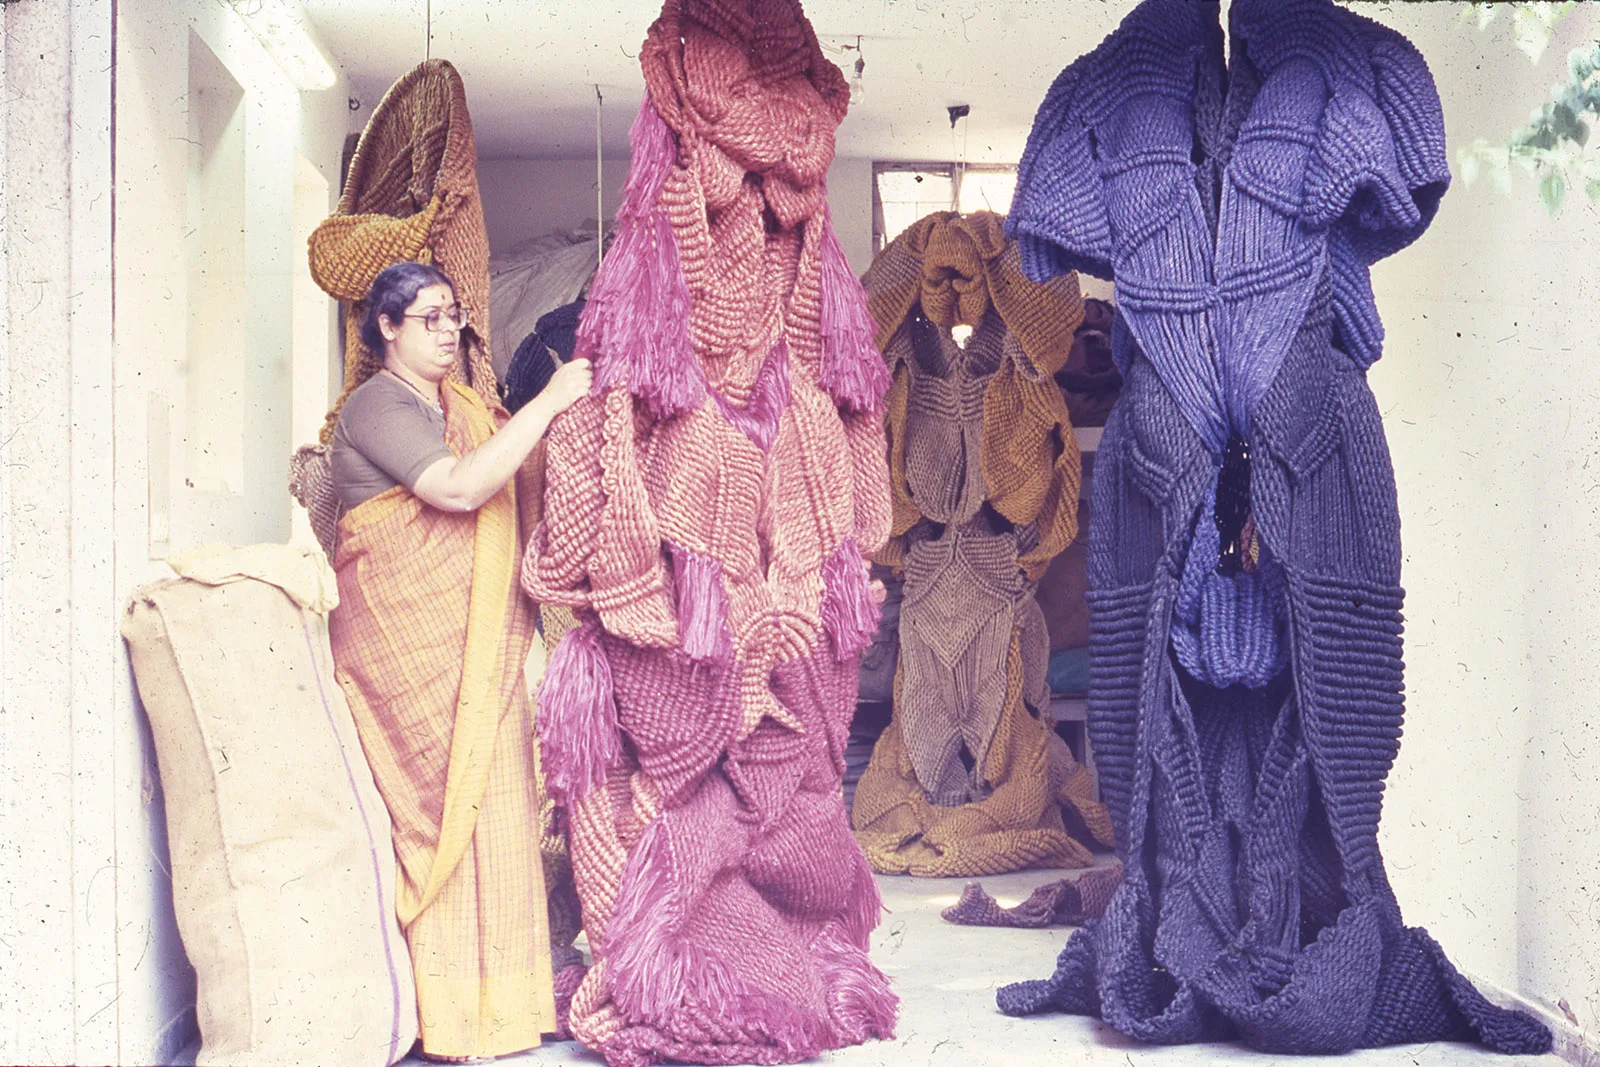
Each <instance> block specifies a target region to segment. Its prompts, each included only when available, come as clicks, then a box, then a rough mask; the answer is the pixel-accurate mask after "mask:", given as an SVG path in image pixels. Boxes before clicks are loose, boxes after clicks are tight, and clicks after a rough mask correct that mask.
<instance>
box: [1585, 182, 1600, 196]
mask: <svg viewBox="0 0 1600 1067" xmlns="http://www.w3.org/2000/svg"><path fill="white" fill-rule="evenodd" d="M1583 191H1584V192H1585V193H1588V194H1589V199H1590V200H1600V178H1590V179H1589V180H1588V181H1586V182H1584V183H1583Z"/></svg>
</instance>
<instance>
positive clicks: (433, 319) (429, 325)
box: [400, 304, 467, 333]
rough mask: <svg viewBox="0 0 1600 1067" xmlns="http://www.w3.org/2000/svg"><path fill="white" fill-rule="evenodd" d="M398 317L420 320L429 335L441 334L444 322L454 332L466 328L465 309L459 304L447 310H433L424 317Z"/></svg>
mask: <svg viewBox="0 0 1600 1067" xmlns="http://www.w3.org/2000/svg"><path fill="white" fill-rule="evenodd" d="M400 317H401V318H403V319H421V320H422V325H423V326H424V327H425V328H426V329H427V331H428V332H429V333H440V332H442V331H443V330H444V328H445V323H446V322H448V323H449V324H450V328H451V329H454V330H464V329H466V328H467V309H466V308H464V307H462V306H461V305H460V304H456V305H455V306H454V307H448V308H434V309H433V310H432V311H430V312H428V313H427V314H426V315H401V316H400Z"/></svg>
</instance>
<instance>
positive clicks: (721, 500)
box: [523, 0, 897, 1065]
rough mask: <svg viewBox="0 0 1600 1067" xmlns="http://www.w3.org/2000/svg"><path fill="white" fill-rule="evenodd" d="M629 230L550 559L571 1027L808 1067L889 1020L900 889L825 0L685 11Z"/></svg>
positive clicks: (551, 451) (612, 276)
mask: <svg viewBox="0 0 1600 1067" xmlns="http://www.w3.org/2000/svg"><path fill="white" fill-rule="evenodd" d="M641 63H642V65H643V67H644V74H645V82H646V85H647V87H648V95H647V97H646V100H645V103H644V105H643V108H642V109H641V111H640V114H639V117H638V119H637V121H636V122H635V124H634V128H633V133H632V138H633V153H634V154H633V162H632V166H631V168H630V171H629V175H628V182H627V186H626V188H625V190H624V194H623V204H622V207H621V210H620V212H619V215H618V221H617V238H616V242H615V244H614V246H613V247H612V249H611V251H610V252H609V253H608V254H607V256H606V259H605V261H604V264H603V265H602V267H601V269H600V272H599V274H598V276H597V277H596V279H595V283H594V286H593V289H592V292H591V295H590V301H589V304H588V305H587V307H586V308H585V309H584V313H583V318H582V321H581V324H580V326H579V330H578V343H577V348H576V351H575V353H574V355H575V356H577V357H584V356H587V357H589V358H592V359H593V360H594V364H595V388H594V392H593V395H592V396H590V397H589V398H587V399H586V400H584V401H581V402H580V403H579V404H578V405H576V406H575V407H574V408H573V409H572V410H571V411H570V412H568V413H567V414H566V415H564V416H563V417H562V418H560V419H558V420H557V421H556V423H555V424H554V426H553V427H552V429H551V432H550V438H549V442H548V453H547V456H548V471H547V488H546V497H545V505H546V511H545V516H546V518H545V524H544V527H543V528H542V530H541V531H540V533H539V534H537V535H536V537H535V539H534V542H533V543H532V545H530V548H529V552H528V555H527V557H526V559H525V561H524V568H523V584H524V587H525V588H526V589H527V591H528V592H529V594H530V595H531V596H533V597H534V598H535V599H536V600H539V601H540V602H541V603H546V604H556V605H562V606H566V607H570V608H572V609H574V610H575V611H576V612H577V613H578V617H579V620H580V622H579V625H578V626H577V628H576V629H574V630H573V631H572V632H571V633H569V634H568V635H567V636H566V637H565V638H563V640H562V642H561V644H560V645H559V646H558V647H557V648H556V650H555V652H554V653H553V655H552V658H551V662H550V666H549V670H548V672H547V674H546V676H545V680H544V682H543V685H542V687H541V691H540V694H539V732H540V739H541V743H542V746H543V755H544V766H545V770H546V774H547V780H548V783H549V787H550V789H551V791H552V792H553V793H554V794H555V795H556V796H557V798H558V799H559V800H560V802H561V803H562V804H563V805H564V807H565V809H566V812H567V816H568V820H569V823H570V827H571V840H572V862H573V869H574V873H575V877H576V880H577V886H578V891H579V896H580V898H581V899H582V904H583V913H584V926H585V929H586V930H587V932H588V937H589V944H590V947H591V949H592V950H593V953H594V958H595V963H594V966H593V967H592V968H591V969H590V971H589V973H588V975H587V977H586V978H585V979H584V981H583V983H582V985H581V986H580V987H579V988H578V990H577V992H576V993H575V995H574V998H573V1002H572V1014H571V1028H572V1032H573V1033H574V1034H575V1035H576V1036H577V1037H578V1038H579V1039H581V1040H582V1041H584V1042H585V1043H586V1044H588V1045H590V1046H592V1047H594V1048H596V1049H598V1050H600V1051H601V1052H602V1053H603V1054H604V1055H605V1057H606V1059H607V1061H608V1062H610V1063H612V1064H617V1065H635V1064H637V1065H642V1064H647V1063H653V1062H659V1061H662V1060H676V1061H680V1062H691V1063H779V1062H790V1061H794V1060H800V1059H805V1058H808V1057H810V1056H813V1055H815V1054H817V1053H819V1052H821V1051H823V1050H826V1049H829V1048H837V1047H841V1046H844V1045H850V1044H856V1043H859V1042H861V1041H864V1040H866V1039H868V1038H872V1037H887V1036H889V1035H890V1033H891V1031H892V1028H893V1023H894V1018H895V1014H896V1010H897V1005H896V1000H895V998H894V996H893V994H892V993H890V991H889V988H888V982H887V980H886V979H885V978H884V976H883V975H882V974H881V973H879V972H878V970H877V969H876V968H875V967H873V965H872V964H871V963H870V962H869V960H868V959H867V953H866V949H867V937H868V934H869V933H870V931H871V930H872V928H873V927H874V926H876V924H877V922H878V917H879V912H880V908H881V904H880V901H879V897H878V892H877V887H876V885H875V884H874V883H873V880H872V875H871V872H870V870H869V869H868V867H867V863H866V860H865V858H864V857H863V856H862V854H861V850H860V849H859V848H858V847H857V845H856V843H855V841H854V839H853V838H852V837H851V834H850V828H849V826H848V823H847V821H846V818H845V812H844V805H843V800H842V795H841V793H840V782H841V776H842V774H843V767H844V764H843V754H844V746H845V741H846V737H847V734H848V730H849V724H850V719H851V716H852V714H853V712H854V706H855V694H856V678H857V669H858V665H859V660H860V654H861V651H862V650H863V649H864V648H865V647H866V646H867V645H868V644H869V643H870V641H871V638H872V635H873V633H874V632H875V630H876V627H877V617H878V610H877V607H876V604H875V603H874V598H873V596H872V590H871V589H870V586H869V579H868V574H867V563H866V559H867V556H868V555H869V554H870V553H871V552H873V551H874V550H876V549H877V548H878V547H879V546H880V545H882V543H883V542H884V540H885V538H886V537H887V535H888V528H889V492H888V474H887V466H886V460H885V450H884V437H883V416H882V398H883V394H884V391H885V389H886V388H887V386H888V376H887V373H886V371H885V369H884V365H883V360H882V358H881V357H880V356H879V355H878V353H877V350H876V348H875V347H874V345H873V340H872V335H873V327H872V322H871V319H870V317H869V316H868V313H867V309H866V302H865V297H864V294H863V293H862V291H861V287H860V284H859V283H858V282H857V281H856V280H855V278H854V277H853V276H852V275H851V273H850V270H849V267H848V265H847V264H846V263H845V260H844V256H843V253H842V252H841V250H840V247H839V244H838V241H837V240H836V239H835V237H834V235H833V232H832V228H831V226H830V224H829V220H828V210H827V200H826V196H825V188H824V177H825V175H826V172H827V168H828V164H829V163H830V162H831V160H832V158H833V131H834V128H835V127H836V126H837V125H838V123H839V121H840V120H841V119H842V118H843V117H844V113H845V108H846V106H847V104H848V100H849V90H848V86H847V85H846V83H845V81H844V78H843V76H842V75H840V73H839V71H838V69H837V68H836V67H835V66H834V65H833V64H832V63H830V62H828V61H827V59H826V58H824V56H823V55H822V52H821V49H820V47H819V46H818V44H817V39H816V36H815V34H814V33H813V32H812V30H811V27H810V24H809V23H808V22H807V21H806V20H805V18H804V16H803V15H802V14H801V12H800V7H799V5H798V3H796V2H795V0H670V2H669V3H668V4H667V5H666V7H665V8H664V9H663V11H662V14H661V17H660V18H659V19H658V20H657V22H656V23H655V24H654V25H653V26H652V27H651V30H650V34H649V37H648V39H647V41H646V43H645V46H644V49H643V52H642V54H641Z"/></svg>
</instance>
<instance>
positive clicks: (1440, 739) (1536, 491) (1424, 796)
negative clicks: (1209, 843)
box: [1362, 4, 1600, 1033]
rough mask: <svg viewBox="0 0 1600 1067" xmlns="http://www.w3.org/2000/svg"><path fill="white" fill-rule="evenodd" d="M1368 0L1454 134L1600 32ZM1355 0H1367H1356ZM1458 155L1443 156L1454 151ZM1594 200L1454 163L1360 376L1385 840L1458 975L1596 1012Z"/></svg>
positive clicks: (1599, 12) (1487, 121)
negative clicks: (1381, 442)
mask: <svg viewBox="0 0 1600 1067" xmlns="http://www.w3.org/2000/svg"><path fill="white" fill-rule="evenodd" d="M1460 7H1461V5H1459V4H1417V5H1407V4H1396V5H1392V6H1385V7H1383V8H1381V9H1378V10H1377V11H1376V12H1375V13H1376V14H1377V16H1378V17H1379V18H1380V19H1381V20H1382V21H1383V22H1385V23H1386V24H1388V25H1391V26H1394V27H1395V28H1397V29H1400V30H1402V31H1403V32H1405V33H1406V34H1407V35H1408V36H1410V37H1411V38H1412V39H1413V40H1414V41H1415V42H1416V43H1417V44H1418V46H1419V47H1420V48H1421V49H1422V50H1423V53H1424V54H1425V55H1426V56H1427V57H1428V60H1429V62H1430V64H1431V66H1432V68H1433V72H1434V75H1435V78H1436V80H1437V82H1438V85H1439V89H1440V93H1441V97H1442V99H1443V101H1444V107H1445V118H1446V127H1447V130H1448V134H1449V140H1450V143H1451V144H1452V145H1453V146H1460V145H1465V144H1467V143H1470V142H1471V141H1472V139H1474V138H1476V137H1488V138H1491V139H1495V140H1500V141H1504V140H1505V139H1506V136H1507V135H1508V133H1509V132H1510V131H1511V130H1512V129H1513V128H1514V127H1515V126H1516V125H1518V124H1520V123H1521V122H1523V121H1526V117H1527V113H1528V110H1529V109H1530V108H1532V107H1533V106H1535V105H1536V104H1538V103H1540V102H1542V101H1543V100H1544V99H1546V96H1547V93H1548V91H1549V86H1550V85H1552V84H1553V83H1555V82H1557V81H1563V80H1565V76H1566V75H1565V64H1566V53H1567V51H1568V50H1569V49H1571V48H1573V47H1575V46H1576V45H1578V44H1579V43H1582V42H1586V41H1593V40H1594V39H1595V38H1596V36H1597V35H1600V9H1597V8H1596V7H1595V6H1594V5H1579V6H1578V12H1577V14H1575V15H1573V16H1572V17H1571V18H1570V19H1569V20H1568V22H1567V23H1566V24H1565V25H1564V26H1563V27H1562V28H1561V30H1560V32H1559V34H1558V37H1557V39H1556V40H1555V42H1554V43H1553V44H1552V45H1551V47H1550V49H1549V51H1548V52H1547V53H1546V56H1545V58H1544V60H1543V61H1542V63H1541V64H1540V65H1539V66H1538V67H1537V68H1536V67H1534V66H1533V65H1532V64H1531V63H1529V61H1528V60H1527V59H1526V57H1524V56H1523V55H1522V54H1521V53H1520V52H1518V51H1517V50H1516V49H1515V47H1514V45H1513V43H1512V41H1511V39H1510V27H1509V25H1506V24H1508V23H1509V22H1510V19H1509V18H1507V17H1502V18H1501V19H1500V20H1499V23H1500V24H1499V25H1496V26H1494V27H1491V32H1489V33H1487V34H1479V33H1478V32H1477V31H1476V30H1475V29H1473V28H1471V27H1470V26H1467V25H1464V24H1463V23H1462V22H1461V21H1460V20H1459V17H1458V16H1459V10H1460ZM1362 10H1364V11H1369V13H1370V9H1367V8H1366V7H1365V5H1363V6H1362ZM1452 162H1453V161H1452ZM1597 250H1600V204H1591V203H1588V202H1586V201H1585V200H1584V198H1583V194H1582V192H1581V191H1577V192H1575V193H1574V194H1573V196H1572V198H1571V199H1570V200H1569V203H1568V205H1567V206H1566V208H1565V210H1564V211H1563V212H1562V214H1561V216H1560V217H1559V218H1558V219H1556V220H1552V219H1550V218H1549V217H1548V216H1547V215H1546V213H1545V211H1544V209H1543V207H1541V206H1540V205H1539V203H1538V200H1537V197H1536V195H1535V190H1534V183H1533V181H1532V180H1531V179H1529V178H1527V177H1525V176H1523V177H1519V178H1518V180H1517V182H1516V186H1515V191H1514V193H1513V194H1512V195H1511V196H1505V195H1502V194H1500V193H1497V192H1495V191H1494V190H1493V189H1492V188H1491V187H1490V185H1489V184H1488V183H1487V182H1486V181H1484V182H1480V183H1479V184H1476V185H1475V186H1474V187H1472V188H1470V189H1469V188H1466V187H1464V186H1463V185H1462V184H1461V183H1460V182H1459V181H1458V182H1457V183H1456V185H1455V187H1454V188H1453V189H1452V190H1451V192H1450V193H1449V195H1448V196H1446V198H1445V201H1444V206H1443V208H1442V210H1441V212H1440V215H1439V219H1438V221H1437V222H1436V223H1435V225H1434V226H1433V228H1432V230H1431V231H1430V232H1429V233H1428V234H1427V235H1426V236H1424V237H1423V239H1422V240H1421V241H1420V242H1419V243H1418V244H1417V245H1416V246H1414V247H1413V248H1412V249H1410V250H1408V251H1406V252H1403V253H1401V254H1400V255H1398V256H1396V257H1394V259H1393V260H1391V261H1389V262H1387V263H1385V264H1382V265H1380V266H1379V268H1378V269H1377V270H1376V271H1375V275H1374V280H1375V285H1376V290H1377V293H1378V301H1379V307H1380V309H1381V311H1382V313H1383V316H1384V321H1385V323H1386V325H1387V327H1388V342H1387V345H1386V349H1385V351H1386V355H1385V356H1384V358H1383V361H1382V362H1381V363H1379V364H1378V365H1377V367H1376V368H1374V370H1373V371H1372V373H1371V375H1370V380H1371V382H1372V385H1373V389H1374V391H1375V392H1376V394H1377V397H1378V402H1379V406H1380V408H1381V409H1382V411H1383V413H1384V421H1385V426H1386V428H1387V431H1388V435H1389V441H1390V447H1391V449H1392V451H1393V453H1394V459H1395V467H1396V474H1397V478H1398V483H1399V491H1400V508H1401V515H1402V520H1403V532H1402V537H1403V539H1404V546H1405V575H1404V577H1405V584H1406V588H1407V612H1406V615H1407V647H1406V663H1407V679H1408V688H1409V711H1408V716H1407V721H1406V729H1405V739H1404V742H1403V747H1402V749H1401V752H1400V760H1399V763H1398V765H1397V766H1396V768H1395V772H1394V774H1393V776H1392V777H1391V779H1390V788H1389V795H1388V803H1387V806H1386V817H1385V820H1384V824H1383V827H1384V829H1383V844H1384V848H1385V852H1386V855H1387V857H1388V861H1389V870H1390V875H1391V878H1392V881H1393V883H1394V886H1395V890H1396V892H1397V893H1398V894H1399V897H1400V902H1401V905H1402V907H1403V908H1404V909H1405V912H1406V917H1407V920H1408V921H1410V922H1412V923H1417V924H1423V925H1427V926H1428V927H1430V928H1431V930H1432V932H1433V933H1434V934H1435V936H1437V937H1438V938H1439V940H1440V941H1441V942H1442V943H1443V945H1444V946H1445V948H1446V950H1447V951H1448V952H1450V953H1451V954H1452V956H1453V957H1454V958H1455V960H1456V961H1457V962H1458V964H1459V965H1460V966H1461V967H1462V968H1463V969H1464V970H1466V971H1468V972H1471V973H1473V974H1475V975H1477V976H1480V977H1482V978H1485V979H1488V980H1489V981H1491V982H1493V983H1495V984H1496V985H1499V986H1501V987H1502V988H1505V989H1508V990H1514V991H1517V992H1520V993H1521V994H1523V995H1525V996H1527V997H1530V998H1532V999H1534V1000H1535V1001H1537V1002H1538V1003H1540V1004H1542V1005H1544V1006H1546V1007H1550V1008H1554V1007H1555V1006H1556V1005H1557V1003H1558V1002H1559V1001H1561V1000H1565V1001H1566V1002H1567V1004H1568V1005H1569V1006H1570V1008H1571V1010H1572V1012H1573V1013H1574V1015H1575V1016H1576V1017H1577V1019H1578V1021H1579V1023H1580V1024H1581V1026H1582V1027H1583V1028H1585V1029H1587V1030H1588V1031H1589V1032H1590V1033H1594V1032H1596V1031H1597V1030H1600V904H1597V902H1600V849H1597V848H1596V842H1597V841H1600V773H1597V770H1596V768H1597V767H1600V650H1597V642H1596V635H1600V595H1597V594H1600V571H1597V561H1600V522H1597V519H1600V362H1597V361H1596V359H1595V344H1594V323H1595V321H1596V308H1600V282H1597V272H1596V255H1597Z"/></svg>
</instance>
